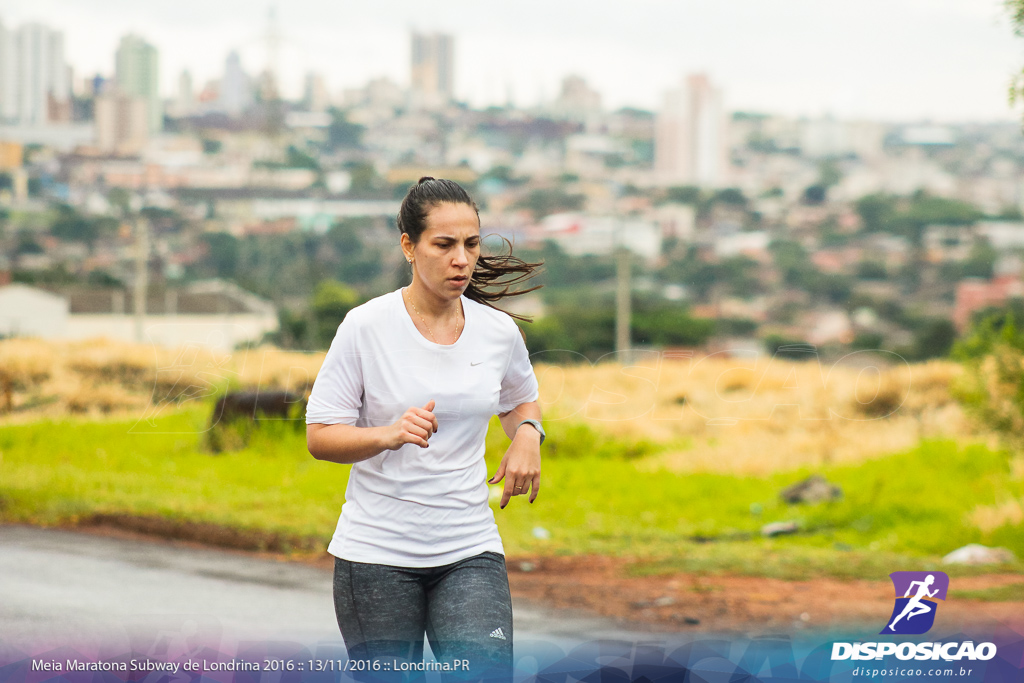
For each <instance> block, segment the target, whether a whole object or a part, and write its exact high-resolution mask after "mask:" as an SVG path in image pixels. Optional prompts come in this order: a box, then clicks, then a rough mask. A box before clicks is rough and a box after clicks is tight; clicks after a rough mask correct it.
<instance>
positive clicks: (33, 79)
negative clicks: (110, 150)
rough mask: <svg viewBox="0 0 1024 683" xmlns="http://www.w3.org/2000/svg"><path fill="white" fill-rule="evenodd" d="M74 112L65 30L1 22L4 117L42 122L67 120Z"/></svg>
mask: <svg viewBox="0 0 1024 683" xmlns="http://www.w3.org/2000/svg"><path fill="white" fill-rule="evenodd" d="M70 114H71V81H70V72H69V69H68V65H67V62H66V61H65V60H64V34H63V33H61V32H59V31H54V30H52V29H50V28H49V27H47V26H44V25H43V24H25V25H24V26H21V27H20V28H17V29H8V28H6V27H5V26H3V25H2V24H0V120H2V121H5V122H8V123H20V124H27V125H38V124H45V123H48V122H54V121H66V120H68V119H69V118H70Z"/></svg>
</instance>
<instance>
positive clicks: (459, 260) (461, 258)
mask: <svg viewBox="0 0 1024 683" xmlns="http://www.w3.org/2000/svg"><path fill="white" fill-rule="evenodd" d="M455 264H456V265H459V266H463V265H469V256H468V255H467V254H466V248H465V247H463V246H459V247H455Z"/></svg>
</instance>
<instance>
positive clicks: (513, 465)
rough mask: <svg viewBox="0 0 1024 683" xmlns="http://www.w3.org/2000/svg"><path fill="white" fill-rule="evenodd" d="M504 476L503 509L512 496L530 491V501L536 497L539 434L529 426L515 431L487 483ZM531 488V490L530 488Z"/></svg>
mask: <svg viewBox="0 0 1024 683" xmlns="http://www.w3.org/2000/svg"><path fill="white" fill-rule="evenodd" d="M502 477H504V478H505V490H504V492H503V493H502V495H501V508H502V509H503V510H504V509H505V506H506V505H508V501H509V500H510V499H511V498H512V496H521V495H524V494H526V493H527V492H529V493H530V502H531V503H532V502H533V501H534V500H536V499H537V492H538V491H539V490H540V434H539V433H537V430H535V429H531V428H530V427H529V426H527V427H524V428H522V429H520V430H518V431H517V432H516V437H515V438H514V439H512V445H510V446H509V447H508V450H507V451H505V457H504V458H502V459H501V464H500V465H498V471H497V472H495V473H494V476H493V477H491V478H490V479H489V480H488V481H487V483H488V484H497V483H498V482H499V481H501V479H502ZM531 489H532V490H531Z"/></svg>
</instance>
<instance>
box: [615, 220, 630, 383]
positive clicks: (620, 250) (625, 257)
mask: <svg viewBox="0 0 1024 683" xmlns="http://www.w3.org/2000/svg"><path fill="white" fill-rule="evenodd" d="M623 242H624V240H623V239H622V223H621V222H616V225H615V274H616V287H615V351H616V356H617V357H618V358H619V360H620V361H621V362H622V364H623V365H628V364H629V363H630V362H631V360H632V353H630V338H629V337H630V334H629V328H630V317H631V315H632V311H631V310H630V309H631V306H630V304H631V297H630V289H631V283H630V268H631V265H632V259H631V258H630V253H629V249H627V248H626V246H625V244H623Z"/></svg>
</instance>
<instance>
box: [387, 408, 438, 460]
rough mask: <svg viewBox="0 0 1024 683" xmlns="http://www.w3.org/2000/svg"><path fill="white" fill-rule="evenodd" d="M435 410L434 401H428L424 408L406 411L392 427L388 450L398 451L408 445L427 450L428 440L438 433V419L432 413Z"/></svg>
mask: <svg viewBox="0 0 1024 683" xmlns="http://www.w3.org/2000/svg"><path fill="white" fill-rule="evenodd" d="M433 410H434V399H430V400H429V401H427V405H425V406H423V407H422V408H417V407H415V406H413V407H412V408H409V409H408V410H406V411H405V413H403V414H402V417H400V418H398V421H396V422H395V423H394V424H393V425H391V429H392V436H391V439H390V440H389V444H388V450H390V451H394V450H397V449H399V448H401V447H402V446H404V445H405V444H407V443H414V444H416V445H417V446H420V447H421V448H426V447H427V446H428V445H429V444H428V443H427V439H429V438H430V435H431V434H433V433H434V432H436V431H437V418H436V417H434V413H433V412H431V411H433Z"/></svg>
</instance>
